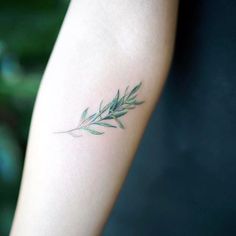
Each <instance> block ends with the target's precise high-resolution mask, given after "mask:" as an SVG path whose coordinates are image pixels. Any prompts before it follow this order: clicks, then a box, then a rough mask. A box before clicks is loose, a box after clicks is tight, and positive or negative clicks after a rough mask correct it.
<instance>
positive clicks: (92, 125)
mask: <svg viewBox="0 0 236 236" xmlns="http://www.w3.org/2000/svg"><path fill="white" fill-rule="evenodd" d="M141 85H142V82H140V83H139V84H138V85H136V86H135V87H134V88H133V89H132V90H130V91H129V86H127V87H126V89H125V92H124V95H123V96H121V95H120V90H119V89H118V91H117V93H116V95H115V97H114V98H113V99H112V101H111V102H109V103H107V104H106V105H104V106H103V100H102V101H101V102H100V105H99V109H98V111H97V112H95V113H93V114H91V115H89V114H88V110H89V107H87V108H86V109H85V110H84V111H83V112H82V114H81V117H80V121H79V124H78V125H77V126H76V127H75V128H73V129H70V130H66V131H60V132H55V133H57V134H59V133H60V134H62V133H64V134H65V133H66V134H69V135H71V136H73V137H81V136H82V132H83V131H85V132H89V133H91V134H93V135H101V134H104V132H103V131H99V130H97V128H98V127H99V126H100V128H101V127H108V128H121V129H125V126H124V125H123V123H122V121H121V120H120V118H121V117H122V116H124V115H126V114H127V113H128V111H129V110H131V109H134V108H135V107H136V106H137V105H141V104H143V103H144V101H137V92H138V90H139V89H140V87H141ZM111 122H113V123H111Z"/></svg>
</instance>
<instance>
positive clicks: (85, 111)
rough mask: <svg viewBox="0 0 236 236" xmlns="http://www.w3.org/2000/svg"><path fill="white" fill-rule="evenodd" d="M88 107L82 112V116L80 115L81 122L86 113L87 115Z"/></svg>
mask: <svg viewBox="0 0 236 236" xmlns="http://www.w3.org/2000/svg"><path fill="white" fill-rule="evenodd" d="M88 109H89V108H88V107H87V108H86V109H85V110H84V111H83V113H82V115H81V118H80V119H81V120H85V119H86V116H87V113H88Z"/></svg>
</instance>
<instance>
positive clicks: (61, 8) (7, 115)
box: [0, 0, 68, 236]
mask: <svg viewBox="0 0 236 236" xmlns="http://www.w3.org/2000/svg"><path fill="white" fill-rule="evenodd" d="M67 6H68V1H66V0H64V1H62V0H61V1H59V0H51V1H49V0H40V1H32V0H20V1H19V0H9V1H1V2H0V235H1V236H5V235H8V234H9V230H10V227H11V222H12V218H13V215H14V211H15V205H16V200H17V196H18V191H19V185H20V179H21V174H22V167H23V163H24V156H25V149H26V144H27V137H28V131H29V125H30V119H31V115H32V109H33V104H34V100H35V97H36V93H37V90H38V86H39V83H40V79H41V77H42V74H43V71H44V68H45V66H46V63H47V60H48V58H49V56H50V52H51V51H52V48H53V45H54V42H55V40H56V37H57V34H58V32H59V29H60V26H61V23H62V21H63V18H64V15H65V12H66V9H67Z"/></svg>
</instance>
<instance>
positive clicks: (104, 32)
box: [11, 0, 177, 236]
mask: <svg viewBox="0 0 236 236" xmlns="http://www.w3.org/2000/svg"><path fill="white" fill-rule="evenodd" d="M176 12H177V1H176V0H166V1H161V0H155V1H154V0H153V1H139V0H135V1H131V0H115V1H105V0H104V1H84V0H80V1H74V2H72V3H71V5H70V8H69V11H68V13H67V16H66V19H65V21H64V24H63V26H62V29H61V31H60V34H59V37H58V40H57V43H56V46H55V48H54V50H53V53H52V55H51V58H50V61H49V63H48V66H47V69H46V71H45V74H44V77H43V80H42V84H41V87H40V90H39V93H38V97H37V102H36V105H35V109H34V115H33V119H32V123H31V130H30V136H29V143H28V148H27V157H26V162H25V168H24V178H23V181H22V186H21V194H20V198H19V202H18V207H17V213H16V216H15V219H14V225H13V229H12V232H11V235H12V236H19V235H20V236H21V235H22V236H23V235H24V236H27V235H44V236H47V235H48V236H49V235H50V236H51V235H97V234H99V233H100V232H101V230H102V227H103V226H104V223H105V222H106V220H107V217H108V215H109V213H110V211H111V208H112V206H113V204H114V202H115V199H116V197H117V194H118V193H119V191H120V188H121V185H122V183H123V180H124V178H125V176H126V174H127V171H128V169H129V166H130V164H131V161H132V159H133V157H134V154H135V151H136V149H137V147H138V144H139V142H140V139H141V137H142V134H143V132H144V129H145V126H146V125H147V122H148V119H149V117H150V115H151V112H152V110H153V107H154V105H155V104H156V102H157V100H158V97H159V95H160V92H161V89H162V86H163V84H164V81H165V79H166V76H167V72H168V69H169V65H170V61H171V55H172V49H173V42H174V33H175V22H176ZM140 82H142V85H141V87H140V88H139V90H138V91H137V92H136V95H137V97H136V99H137V100H136V101H145V102H144V103H143V104H140V105H135V104H133V109H126V110H127V113H126V114H125V115H123V116H121V117H119V120H120V121H121V122H122V124H123V125H124V128H122V127H121V125H120V124H119V122H117V120H116V119H115V117H114V114H117V113H113V117H112V116H111V118H110V119H107V120H106V119H103V120H102V118H105V117H108V116H109V115H112V114H111V111H110V113H109V110H106V111H105V112H103V114H102V115H101V116H98V118H99V117H100V118H99V119H100V120H99V119H98V118H97V120H96V119H95V121H98V123H99V122H100V123H101V122H102V123H108V124H110V125H112V126H116V127H117V128H114V127H107V126H101V125H97V126H96V125H91V126H86V127H87V128H91V129H93V130H96V131H97V132H101V133H99V134H98V133H95V134H93V133H91V132H90V131H89V130H88V129H87V130H86V129H80V128H81V127H83V125H84V124H88V123H86V122H84V123H83V119H82V120H81V119H80V116H81V114H82V112H83V111H84V110H85V109H86V108H87V107H89V110H88V112H87V116H89V115H92V114H94V113H97V114H98V113H99V111H100V110H101V108H103V107H104V106H105V105H106V104H109V102H111V101H112V99H113V98H114V97H115V95H116V94H117V91H118V89H119V92H120V94H119V98H121V97H122V96H124V95H125V89H126V87H127V86H129V88H128V90H127V93H128V92H130V91H131V90H132V88H134V87H135V85H137V84H139V83H140ZM127 97H128V96H126V97H124V98H126V99H127ZM102 100H103V103H102V106H101V107H100V109H99V105H100V104H101V101H102ZM130 101H131V103H132V101H134V100H130ZM127 104H128V103H127ZM127 104H126V106H128V105H127ZM121 109H124V106H123V107H121ZM84 120H85V118H84ZM89 124H91V122H90V123H89ZM71 130H72V132H71ZM60 131H63V132H62V133H60ZM64 131H65V132H64ZM75 136H78V137H75Z"/></svg>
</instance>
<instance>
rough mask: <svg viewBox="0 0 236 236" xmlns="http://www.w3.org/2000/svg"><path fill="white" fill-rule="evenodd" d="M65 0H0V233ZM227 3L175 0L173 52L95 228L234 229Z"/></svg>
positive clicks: (218, 235)
mask: <svg viewBox="0 0 236 236" xmlns="http://www.w3.org/2000/svg"><path fill="white" fill-rule="evenodd" d="M68 3H69V2H68V1H67V0H51V1H49V0H40V1H32V0H20V1H19V0H8V1H0V235H1V236H6V235H8V232H9V229H10V226H11V222H12V217H13V214H14V210H15V205H16V200H17V195H18V190H19V184H20V178H21V174H22V167H23V163H24V155H25V149H26V143H27V135H28V130H29V125H30V119H31V114H32V109H33V104H34V100H35V96H36V93H37V89H38V86H39V83H40V79H41V77H42V73H43V71H44V69H45V66H46V63H47V60H48V58H49V56H50V52H51V50H52V48H53V45H54V42H55V40H56V37H57V34H58V31H59V29H60V25H61V23H62V21H63V18H64V15H65V12H66V9H67V6H68ZM235 13H236V2H235V1H234V0H180V8H179V19H178V27H177V38H176V48H175V53H174V59H173V63H172V67H171V71H170V75H169V77H168V80H167V83H166V86H165V89H164V92H163V94H162V96H161V100H160V102H159V104H158V106H157V107H156V110H155V111H154V113H153V116H152V118H151V120H150V123H149V125H148V128H147V130H146V132H145V135H144V138H143V140H142V142H141V145H140V147H139V150H138V152H137V155H136V158H135V160H134V163H133V165H132V168H131V171H130V173H129V175H128V177H127V179H126V181H125V184H124V187H123V189H122V191H121V194H120V196H119V198H118V201H117V203H116V205H115V207H114V209H113V211H112V214H111V217H110V219H109V221H108V224H107V225H106V227H105V229H104V232H103V235H105V236H106V235H107V236H108V235H109V236H110V235H112V236H116V235H117V236H120V235H122V236H126V235H127V236H131V235H132V236H133V235H135V236H137V235H140V236H146V235H148V236H149V235H158V236H170V235H171V236H195V235H196V236H211V235H212V236H222V235H224V236H231V235H232V236H233V235H234V236H235V235H236V190H235V183H236V149H235V146H236V119H235V118H236V92H235V90H236V89H235V88H236V80H235V77H236V76H235V75H236V72H235V62H236V14H235Z"/></svg>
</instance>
